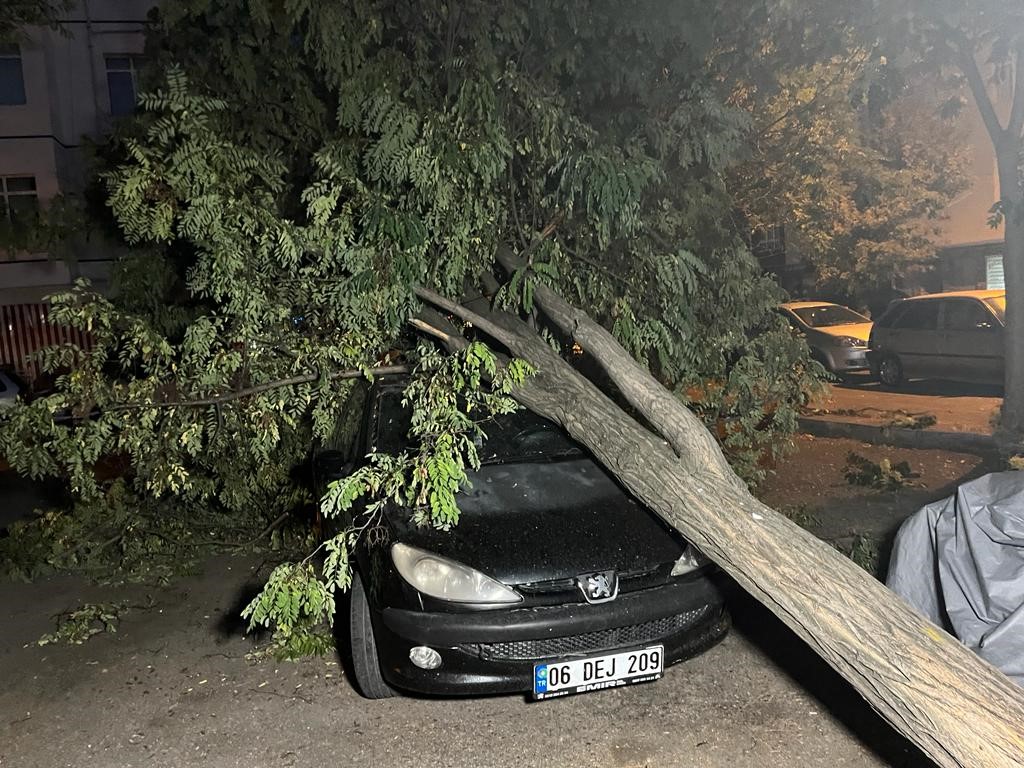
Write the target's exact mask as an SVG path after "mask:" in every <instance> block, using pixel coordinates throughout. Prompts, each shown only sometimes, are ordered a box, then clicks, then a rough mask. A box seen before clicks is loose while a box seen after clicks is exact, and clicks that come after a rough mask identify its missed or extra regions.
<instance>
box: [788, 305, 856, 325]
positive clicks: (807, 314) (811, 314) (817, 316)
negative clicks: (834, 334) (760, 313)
mask: <svg viewBox="0 0 1024 768" xmlns="http://www.w3.org/2000/svg"><path fill="white" fill-rule="evenodd" d="M793 312H795V313H796V316H797V317H799V318H800V319H801V320H803V321H804V323H806V324H807V325H809V326H810V327H811V328H829V327H831V326H833V325H854V324H856V323H869V322H871V321H870V320H868V319H867V318H866V317H864V315H859V314H857V313H856V312H854V311H853V310H852V309H847V308H846V307H841V306H839V305H838V304H822V305H820V306H817V307H799V308H795V309H794V310H793Z"/></svg>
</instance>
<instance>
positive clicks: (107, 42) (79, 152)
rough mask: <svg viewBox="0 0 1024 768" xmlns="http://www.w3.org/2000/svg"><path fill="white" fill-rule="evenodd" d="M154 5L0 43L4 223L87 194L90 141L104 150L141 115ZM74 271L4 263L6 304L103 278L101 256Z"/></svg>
mask: <svg viewBox="0 0 1024 768" xmlns="http://www.w3.org/2000/svg"><path fill="white" fill-rule="evenodd" d="M152 6H153V2H151V1H150V2H147V1H146V0H79V2H78V3H77V5H76V6H75V7H74V8H73V10H71V11H70V12H69V13H68V14H67V15H66V16H65V17H64V18H62V19H61V20H60V23H59V25H58V27H57V28H56V29H49V28H33V29H29V30H25V32H24V35H23V36H22V39H20V40H18V41H17V42H6V43H0V207H2V210H0V216H2V218H3V220H4V221H5V222H6V223H7V224H8V225H11V224H16V223H17V221H18V219H19V217H25V216H31V215H34V213H35V211H36V210H38V209H39V207H41V206H45V205H46V204H47V202H48V201H50V200H52V199H53V198H54V197H55V196H57V195H59V194H62V193H69V192H71V193H73V192H76V191H79V190H81V189H82V187H83V185H84V181H85V178H84V177H85V159H86V151H85V147H84V143H85V142H88V141H94V142H99V141H102V140H103V137H104V136H105V135H107V134H108V133H109V132H110V130H111V128H112V126H113V122H114V120H116V119H117V117H118V116H120V115H124V114H128V113H130V112H132V111H133V110H134V107H135V98H136V71H137V68H138V65H139V63H140V61H141V56H142V53H143V50H144V46H145V29H146V23H147V21H146V16H147V13H148V12H149V10H150V8H151V7H152ZM75 255H76V259H75V260H74V261H75V262H76V265H75V266H68V265H67V264H65V263H63V262H58V261H53V260H50V259H49V258H47V255H46V254H38V253H7V254H4V255H2V256H0V305H6V304H15V303H27V302H35V301H39V300H40V299H41V298H42V297H43V296H45V295H46V294H48V293H52V292H53V290H54V289H58V288H60V287H63V286H66V285H68V284H69V283H70V282H71V281H72V280H73V279H74V278H75V277H77V276H78V275H79V274H82V275H84V276H86V277H92V278H96V279H100V280H102V279H103V276H104V268H103V265H102V264H97V263H93V262H97V261H99V262H102V261H103V260H104V258H103V257H104V254H102V253H79V254H75Z"/></svg>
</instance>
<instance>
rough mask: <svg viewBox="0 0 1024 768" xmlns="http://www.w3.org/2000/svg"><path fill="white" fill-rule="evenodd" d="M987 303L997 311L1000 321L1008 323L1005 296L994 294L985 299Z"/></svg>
mask: <svg viewBox="0 0 1024 768" xmlns="http://www.w3.org/2000/svg"><path fill="white" fill-rule="evenodd" d="M985 303H986V304H988V306H989V308H990V309H991V310H992V311H993V312H995V313H996V317H998V318H999V322H1001V323H1003V324H1004V325H1005V324H1006V297H1005V296H993V297H992V298H991V299H985Z"/></svg>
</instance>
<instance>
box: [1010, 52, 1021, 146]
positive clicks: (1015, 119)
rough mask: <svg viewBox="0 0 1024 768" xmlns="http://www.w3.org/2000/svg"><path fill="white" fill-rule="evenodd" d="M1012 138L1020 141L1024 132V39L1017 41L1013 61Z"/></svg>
mask: <svg viewBox="0 0 1024 768" xmlns="http://www.w3.org/2000/svg"><path fill="white" fill-rule="evenodd" d="M1006 131H1007V133H1008V134H1009V135H1010V138H1011V139H1013V140H1014V141H1020V140H1021V138H1022V134H1024V39H1022V40H1018V41H1017V51H1016V53H1015V55H1014V62H1013V105H1012V106H1011V107H1010V123H1009V125H1008V126H1007V128H1006Z"/></svg>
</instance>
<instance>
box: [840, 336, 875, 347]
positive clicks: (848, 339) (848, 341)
mask: <svg viewBox="0 0 1024 768" xmlns="http://www.w3.org/2000/svg"><path fill="white" fill-rule="evenodd" d="M834 338H835V340H836V344H838V345H839V346H840V347H866V346H867V342H866V341H864V339H858V338H857V337H856V336H835V337H834Z"/></svg>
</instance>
